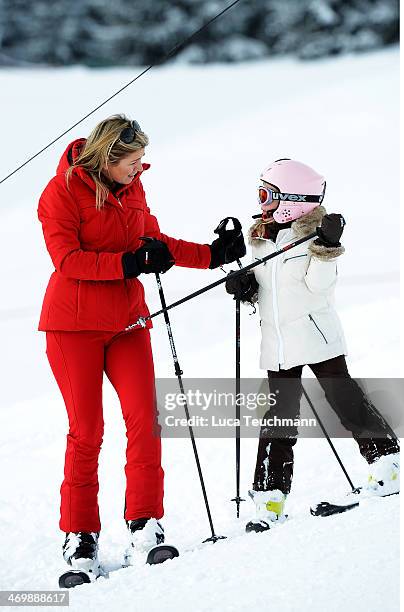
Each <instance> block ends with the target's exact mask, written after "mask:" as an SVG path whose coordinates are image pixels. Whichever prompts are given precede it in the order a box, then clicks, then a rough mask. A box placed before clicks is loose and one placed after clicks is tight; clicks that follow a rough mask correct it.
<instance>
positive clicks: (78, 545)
mask: <svg viewBox="0 0 404 612" xmlns="http://www.w3.org/2000/svg"><path fill="white" fill-rule="evenodd" d="M99 535H100V534H99V532H86V531H79V532H72V531H70V532H68V533H67V534H66V539H65V542H64V544H63V558H64V560H65V561H66V563H68V564H69V565H70V566H71V568H72V569H71V571H68V572H65V573H64V574H63V575H62V576H61V577H60V579H59V586H60V587H61V588H71V587H74V586H77V585H80V584H84V583H86V582H93V581H94V580H96V579H97V578H98V577H99V576H100V574H101V573H102V572H101V567H100V563H99V561H98V538H99Z"/></svg>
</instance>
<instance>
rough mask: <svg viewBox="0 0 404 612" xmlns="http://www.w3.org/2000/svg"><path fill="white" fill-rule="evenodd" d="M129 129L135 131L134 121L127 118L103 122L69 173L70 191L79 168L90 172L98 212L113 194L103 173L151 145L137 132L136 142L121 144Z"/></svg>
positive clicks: (95, 130) (87, 142)
mask: <svg viewBox="0 0 404 612" xmlns="http://www.w3.org/2000/svg"><path fill="white" fill-rule="evenodd" d="M127 127H131V121H130V119H128V118H127V117H126V116H125V115H123V114H120V115H113V116H112V117H108V118H107V119H104V120H103V121H101V122H100V123H99V124H98V125H96V127H95V128H94V129H93V131H92V132H91V134H90V135H89V137H88V138H87V140H86V142H85V144H84V146H83V149H82V150H81V152H80V154H79V156H78V157H77V159H76V160H75V161H74V163H73V164H72V165H71V166H70V167H69V168H68V169H67V171H66V185H67V187H69V181H70V178H71V175H72V173H73V171H74V169H75V168H77V167H78V166H80V167H81V168H84V170H86V171H87V172H88V174H89V175H90V176H91V177H92V179H93V180H94V183H95V205H96V208H97V209H98V210H100V209H101V208H102V206H103V205H104V202H105V200H106V199H107V197H108V194H109V191H110V188H109V186H108V184H107V182H106V177H105V176H103V169H104V168H108V165H114V164H117V163H118V162H119V161H121V159H123V158H124V157H126V156H127V155H130V153H133V152H134V151H138V150H139V149H143V148H144V147H146V146H147V145H148V144H149V139H148V137H147V136H146V134H145V133H144V132H136V134H135V139H134V141H133V142H131V143H129V144H126V143H125V142H123V141H122V140H120V138H119V137H120V135H121V132H122V130H124V129H125V128H127Z"/></svg>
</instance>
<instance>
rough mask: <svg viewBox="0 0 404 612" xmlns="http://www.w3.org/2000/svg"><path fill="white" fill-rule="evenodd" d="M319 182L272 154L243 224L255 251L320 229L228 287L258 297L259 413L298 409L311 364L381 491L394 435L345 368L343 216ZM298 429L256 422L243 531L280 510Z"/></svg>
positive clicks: (395, 458) (292, 413) (295, 413)
mask: <svg viewBox="0 0 404 612" xmlns="http://www.w3.org/2000/svg"><path fill="white" fill-rule="evenodd" d="M325 187H326V182H325V179H324V177H322V176H321V175H319V174H318V173H317V172H316V171H314V170H313V169H312V168H310V167H309V166H306V165H305V164H303V163H301V162H298V161H294V160H291V159H279V160H277V161H275V162H274V163H272V164H271V165H270V166H269V167H268V168H266V169H265V170H264V171H263V173H262V174H261V185H260V186H259V202H260V205H261V209H262V215H259V219H258V220H257V221H256V222H255V223H254V225H253V226H252V227H251V229H250V232H249V242H250V244H251V246H252V256H253V260H255V259H258V258H262V257H265V256H266V255H269V254H270V253H272V252H274V251H276V250H278V249H280V248H281V247H284V246H285V245H287V244H288V243H291V242H293V241H294V240H296V239H298V238H302V237H304V236H307V235H308V234H310V233H312V232H315V231H316V228H318V229H317V233H318V238H317V239H313V240H311V241H307V242H304V243H303V244H300V245H299V246H297V247H295V248H293V249H292V250H290V251H286V252H285V253H283V254H282V255H279V256H278V257H275V258H274V259H271V260H269V261H267V262H266V263H264V264H262V265H260V266H257V267H256V268H254V269H253V270H252V271H251V272H250V273H248V274H246V275H242V276H236V277H233V278H232V277H230V278H229V279H228V281H227V283H226V290H227V292H228V293H231V294H233V295H234V296H235V297H239V298H240V299H241V300H242V301H244V302H248V301H250V302H255V301H258V306H259V312H260V318H261V336H262V338H261V360H260V367H261V368H262V369H265V370H267V371H268V378H269V383H270V386H271V390H272V387H273V386H274V385H275V384H276V387H277V389H278V391H279V394H278V401H277V405H276V406H275V408H272V409H271V411H268V412H267V413H266V415H265V417H264V418H266V419H268V418H273V417H274V416H275V415H276V416H278V417H279V418H281V417H282V418H292V419H296V418H298V417H299V412H300V399H301V396H302V387H301V376H302V371H303V367H304V366H305V365H308V366H309V367H310V368H311V370H312V371H313V373H314V374H315V375H316V377H317V378H318V381H319V383H320V385H321V386H322V388H323V390H324V392H325V395H326V398H327V400H328V402H329V404H330V406H331V407H332V409H333V410H334V411H335V412H336V414H337V415H338V417H339V419H340V421H341V423H342V424H343V425H344V427H345V428H346V429H347V430H349V431H350V432H351V433H352V435H353V437H354V439H355V440H356V442H357V444H358V446H359V450H360V452H361V454H362V456H363V457H364V458H365V459H366V461H367V462H368V464H369V471H370V475H369V483H368V485H367V487H368V488H371V490H372V492H373V493H374V494H376V495H384V494H386V493H387V492H389V493H392V492H397V491H398V488H399V445H398V442H397V438H396V437H394V435H392V433H389V432H388V431H387V429H386V423H385V422H384V421H383V419H382V417H381V416H380V415H378V414H375V412H374V411H369V408H370V404H369V402H368V400H367V399H366V397H365V396H364V395H363V393H362V391H361V389H360V387H359V386H358V384H357V383H356V382H355V381H354V380H353V379H352V378H351V377H350V375H349V373H348V369H347V365H346V361H345V355H346V353H347V350H346V344H345V339H344V334H343V330H342V327H341V323H340V321H339V318H338V316H337V313H336V311H335V309H334V306H333V301H334V288H335V285H336V281H337V261H338V258H339V257H340V256H341V255H342V254H343V253H344V250H345V249H344V247H343V246H341V243H340V238H341V236H342V232H343V228H344V224H345V222H344V219H343V217H342V215H339V214H326V211H325V209H324V207H323V206H322V202H323V199H324V194H325ZM296 196H299V197H296ZM319 226H320V227H319ZM366 431H367V432H369V431H372V432H378V435H379V437H374V438H372V437H368V436H366V434H364V432H366ZM380 432H382V437H380ZM297 433H298V432H297V429H296V428H291V429H289V430H288V433H287V436H288V437H285V434H284V433H283V437H280V432H279V430H277V429H276V428H271V427H263V428H262V430H261V434H260V440H259V444H258V455H257V463H256V468H255V475H254V482H253V490H252V491H250V496H251V497H252V498H253V501H254V503H255V506H256V516H255V518H254V519H253V520H252V521H250V522H249V523H248V524H247V526H246V530H247V531H256V532H257V531H265V530H267V529H269V528H270V525H271V523H273V521H279V520H282V519H284V504H285V499H286V496H287V494H288V493H289V492H290V488H291V483H292V477H293V446H294V445H295V443H296V438H297Z"/></svg>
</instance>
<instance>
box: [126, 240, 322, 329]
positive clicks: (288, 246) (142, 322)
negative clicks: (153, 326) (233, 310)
mask: <svg viewBox="0 0 404 612" xmlns="http://www.w3.org/2000/svg"><path fill="white" fill-rule="evenodd" d="M316 236H317V232H313V233H312V234H308V235H307V236H305V237H304V238H299V240H294V241H293V242H291V243H290V244H286V245H285V246H284V247H282V248H281V249H278V250H277V251H275V252H274V253H271V254H270V255H266V257H262V258H260V259H258V260H257V261H254V262H253V263H251V264H249V265H248V266H245V267H244V268H241V269H240V270H235V271H234V272H230V273H229V274H228V275H227V276H226V277H225V278H219V279H218V280H217V281H215V282H213V283H211V284H210V285H206V286H205V287H202V288H201V289H198V291H194V292H193V293H190V294H189V295H187V296H185V297H183V298H181V299H180V300H177V301H176V302H173V303H172V304H169V305H168V306H164V308H162V309H161V310H157V311H156V312H154V313H153V314H150V315H148V316H147V317H139V319H138V320H137V321H136V323H132V324H131V325H128V327H126V328H125V330H124V331H125V332H126V331H130V330H131V329H134V328H135V327H146V321H150V320H151V319H154V318H155V317H157V316H159V315H161V314H163V313H164V312H166V311H167V310H171V309H172V308H176V307H177V306H180V304H184V303H185V302H188V301H189V300H192V299H193V298H195V297H198V295H201V294H202V293H205V292H206V291H210V290H211V289H214V288H215V287H218V286H219V285H222V284H223V283H225V282H226V280H227V278H229V276H231V275H239V274H244V273H245V272H248V270H252V269H253V268H256V267H257V266H259V265H261V264H263V263H265V262H266V261H268V260H270V259H273V258H274V257H278V255H281V254H282V253H285V252H286V251H288V250H289V249H293V248H294V247H296V246H298V245H299V244H303V243H304V242H307V241H308V240H312V239H313V238H316ZM121 333H123V332H121ZM117 336H118V334H117Z"/></svg>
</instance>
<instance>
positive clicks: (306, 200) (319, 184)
mask: <svg viewBox="0 0 404 612" xmlns="http://www.w3.org/2000/svg"><path fill="white" fill-rule="evenodd" d="M260 179H261V180H263V181H266V182H267V183H271V184H272V185H274V186H276V187H277V188H278V189H279V190H280V192H271V196H272V198H273V200H279V205H278V208H277V209H276V210H275V212H274V213H273V218H274V220H275V221H277V223H288V221H295V219H299V218H300V217H303V215H307V214H308V213H309V212H311V211H312V210H313V209H314V208H316V206H319V205H320V204H321V202H322V201H323V199H324V194H325V187H326V181H325V178H324V177H323V176H321V174H317V172H316V171H315V170H313V168H310V166H306V164H302V163H301V162H298V161H295V160H293V159H278V160H276V161H275V162H273V163H272V164H271V165H270V166H268V168H265V170H264V171H263V172H262V173H261V175H260ZM269 191H271V190H269ZM261 203H262V202H261Z"/></svg>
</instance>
